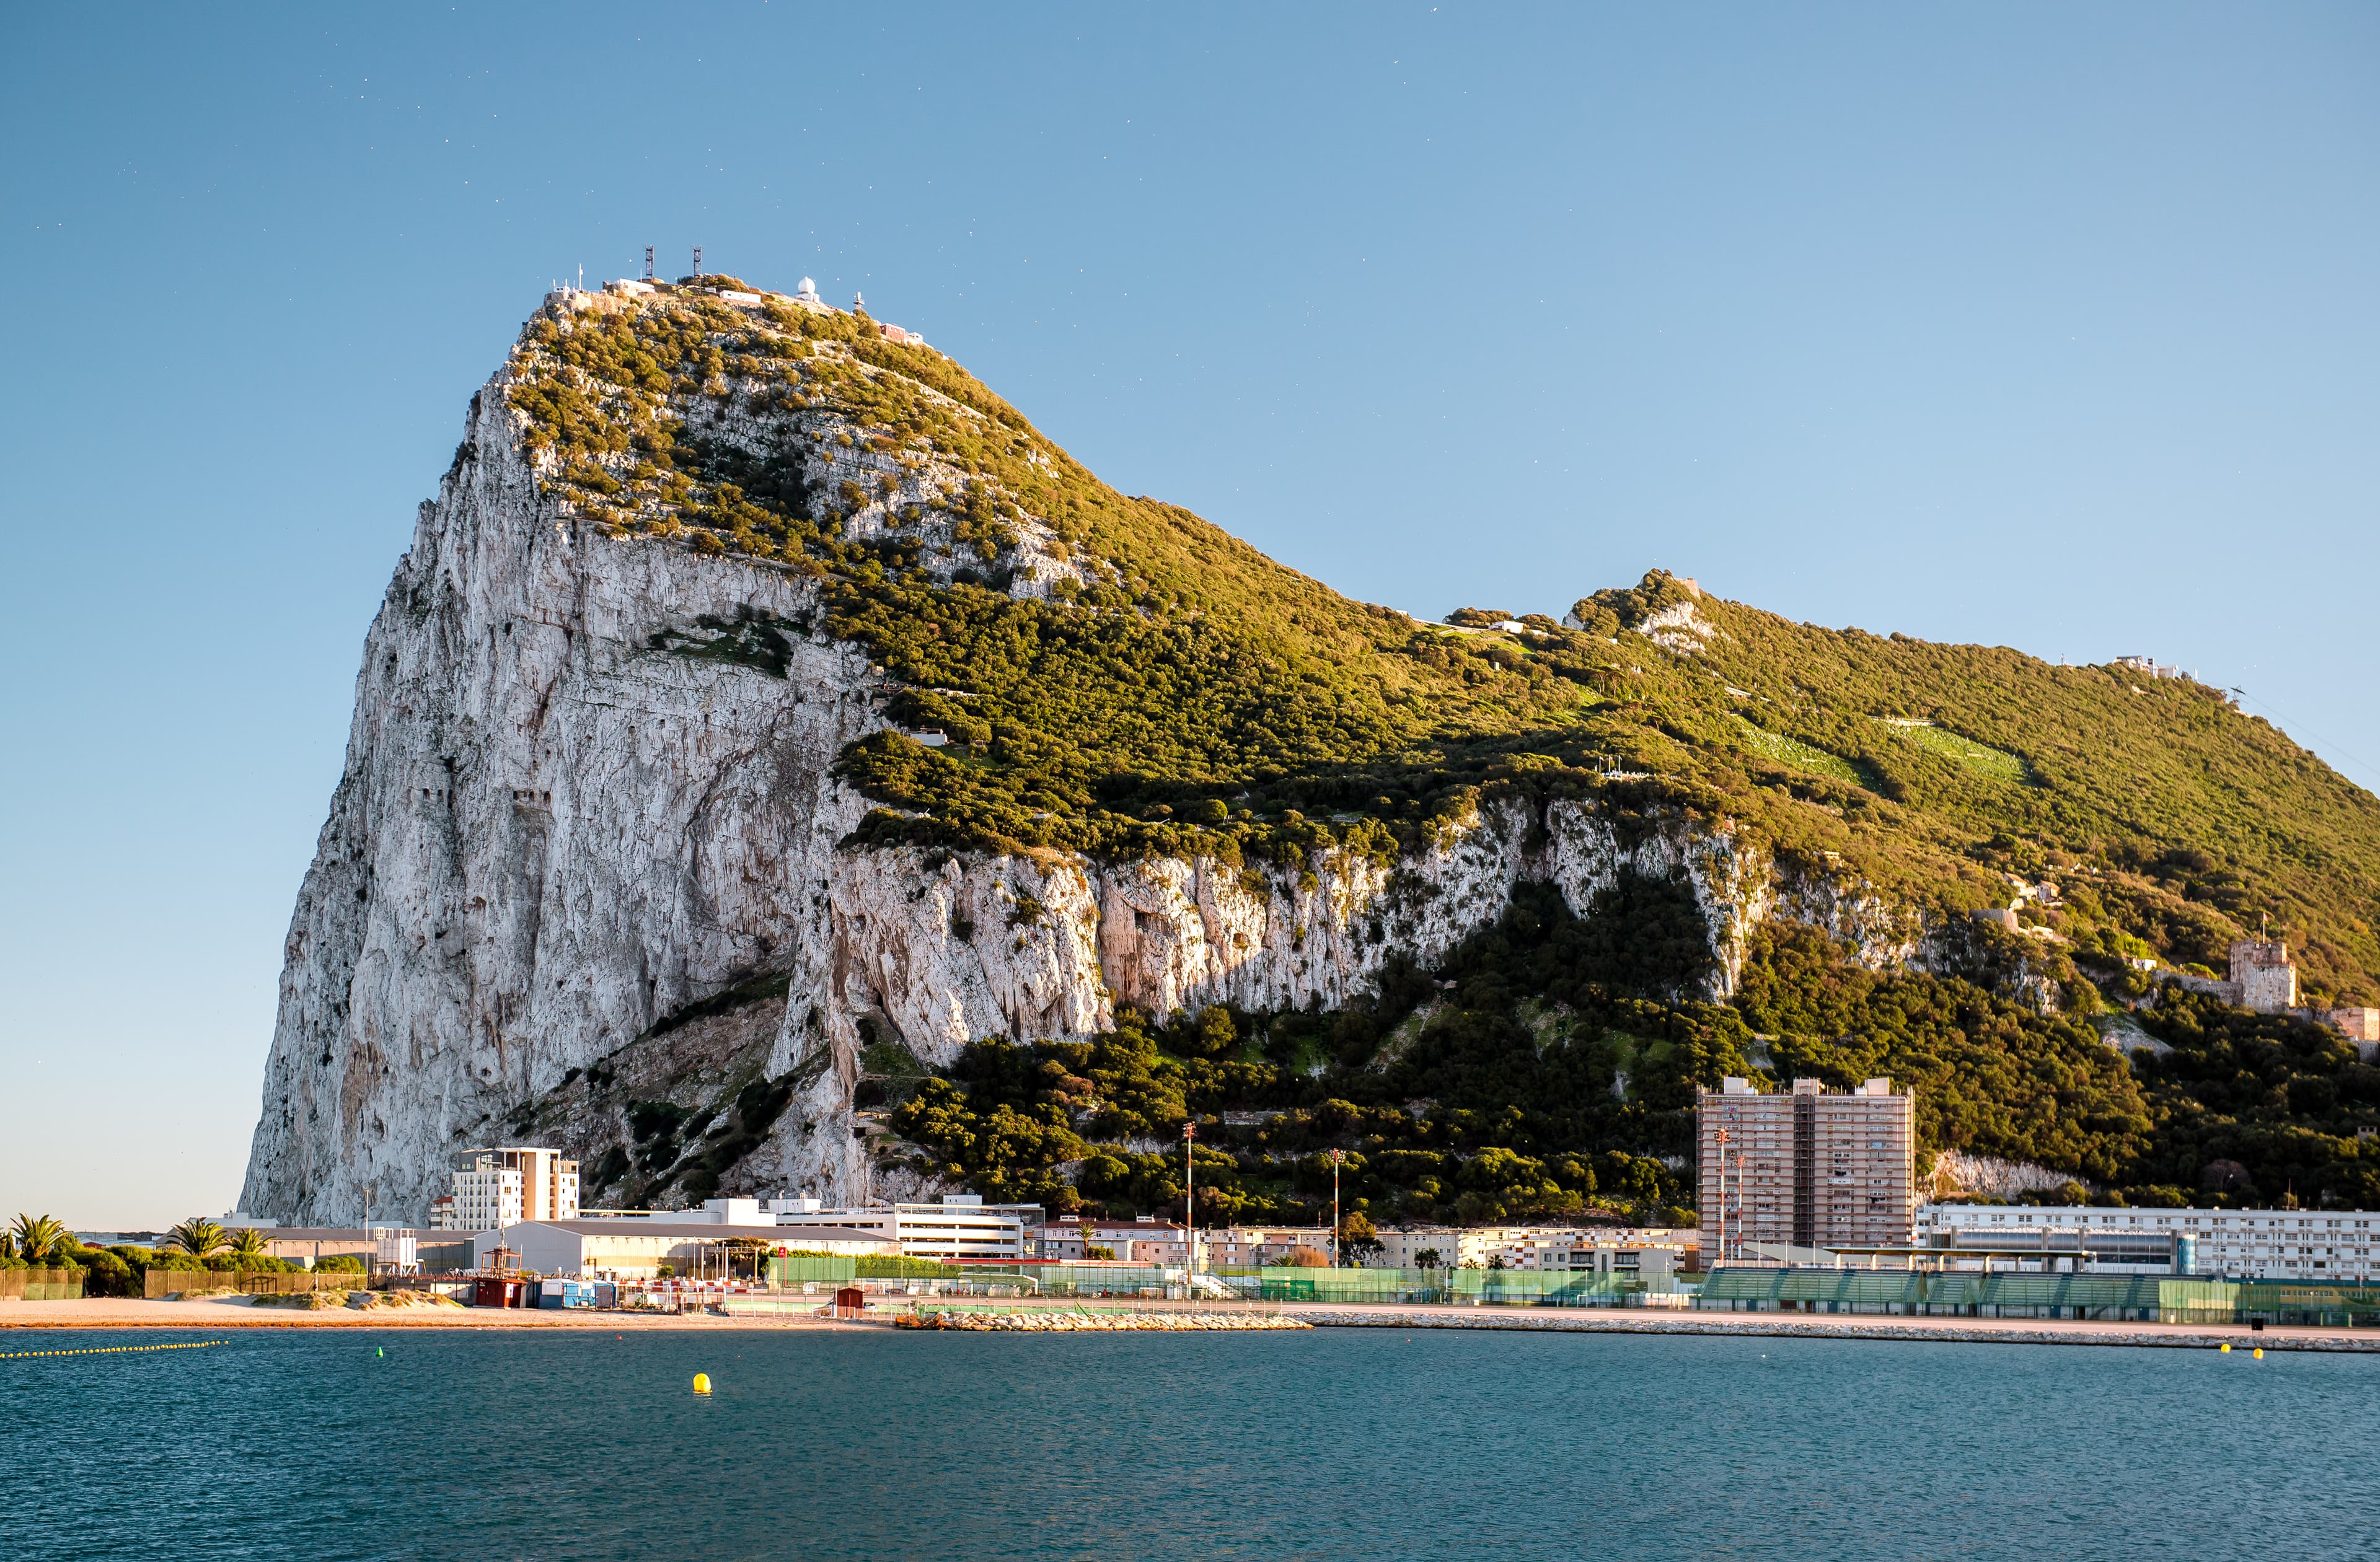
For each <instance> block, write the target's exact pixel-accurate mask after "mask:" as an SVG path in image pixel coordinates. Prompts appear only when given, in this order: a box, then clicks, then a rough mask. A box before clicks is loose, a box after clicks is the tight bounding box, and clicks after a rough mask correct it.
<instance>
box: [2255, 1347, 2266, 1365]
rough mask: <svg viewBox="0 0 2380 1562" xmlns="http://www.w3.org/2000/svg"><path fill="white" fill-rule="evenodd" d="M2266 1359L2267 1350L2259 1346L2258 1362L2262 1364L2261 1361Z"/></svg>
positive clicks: (2257, 1351) (2257, 1348)
mask: <svg viewBox="0 0 2380 1562" xmlns="http://www.w3.org/2000/svg"><path fill="white" fill-rule="evenodd" d="M2264 1359H2265V1348H2264V1347H2263V1346H2261V1345H2259V1346H2257V1347H2256V1360H2258V1361H2260V1362H2261V1361H2263V1360H2264Z"/></svg>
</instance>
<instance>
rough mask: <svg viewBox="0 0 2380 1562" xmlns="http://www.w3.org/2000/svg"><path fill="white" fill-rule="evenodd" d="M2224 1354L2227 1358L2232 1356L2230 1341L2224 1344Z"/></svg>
mask: <svg viewBox="0 0 2380 1562" xmlns="http://www.w3.org/2000/svg"><path fill="white" fill-rule="evenodd" d="M2223 1353H2224V1354H2225V1355H2226V1356H2228V1355H2229V1354H2231V1342H2230V1341H2229V1340H2228V1339H2227V1340H2225V1341H2224V1342H2223Z"/></svg>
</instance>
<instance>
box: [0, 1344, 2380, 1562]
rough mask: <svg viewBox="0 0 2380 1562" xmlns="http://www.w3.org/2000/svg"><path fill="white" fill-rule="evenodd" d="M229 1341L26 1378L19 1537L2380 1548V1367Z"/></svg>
mask: <svg viewBox="0 0 2380 1562" xmlns="http://www.w3.org/2000/svg"><path fill="white" fill-rule="evenodd" d="M171 1338H189V1337H188V1336H187V1335H167V1334H158V1335H142V1334H137V1333H134V1332H131V1331H122V1332H118V1331H108V1332H105V1333H101V1332H96V1331H75V1332H72V1333H51V1334H44V1333H36V1332H32V1331H16V1330H11V1331H8V1332H7V1333H6V1334H5V1335H0V1340H5V1346H0V1349H6V1350H11V1351H14V1350H41V1349H47V1348H57V1347H90V1346H94V1345H129V1344H138V1343H146V1342H150V1341H152V1340H161V1339H171ZM225 1338H226V1340H227V1343H225V1344H224V1345H221V1346H217V1347H213V1348H211V1349H208V1350H176V1351H160V1352H154V1353H128V1354H116V1355H96V1356H79V1357H64V1358H52V1359H47V1360H32V1361H24V1360H15V1361H5V1362H0V1429H5V1430H0V1437H5V1441H4V1442H0V1536H5V1537H6V1541H7V1543H8V1544H7V1546H6V1550H7V1552H8V1553H9V1554H11V1555H13V1556H19V1557H52V1556H56V1557H68V1556H72V1557H82V1556H91V1557H102V1556H104V1557H118V1556H170V1557H176V1558H186V1557H216V1556H224V1557H232V1556H237V1557H268V1558H278V1557H302V1558H349V1557H358V1558H359V1557H400V1556H403V1557H418V1556H433V1557H450V1556H451V1557H464V1556H468V1557H474V1558H505V1557H540V1558H558V1557H640V1558H676V1557H704V1558H733V1557H801V1558H811V1557H818V1558H839V1557H868V1558H891V1557H959V1558H973V1557H992V1558H998V1557H1061V1558H1071V1557H1084V1558H1114V1559H1131V1558H1141V1557H1211V1558H1239V1557H1245V1558H1258V1557H1264V1558H1272V1557H1325V1558H1338V1557H1427V1558H1441V1557H1464V1558H1477V1557H1498V1558H1500V1557H1532V1558H1534V1557H1663V1558H1695V1559H1700V1558H1707V1557H1796V1558H1799V1557H1810V1558H1852V1559H1859V1558H1901V1557H2058V1558H2093V1557H2125V1558H2139V1557H2143V1556H2175V1557H2197V1556H2226V1557H2232V1556H2250V1557H2274V1556H2290V1557H2299V1556H2303V1557H2348V1556H2374V1555H2375V1554H2380V1447H2375V1439H2374V1432H2375V1430H2380V1411H2375V1406H2380V1357H2372V1356H2346V1355H2324V1354H2316V1353H2313V1352H2302V1353H2300V1352H2290V1351H2286V1350H2276V1351H2272V1352H2269V1353H2268V1354H2267V1355H2266V1356H2265V1358H2264V1360H2262V1361H2256V1360H2254V1359H2253V1358H2252V1357H2251V1356H2250V1355H2249V1354H2248V1353H2247V1351H2246V1350H2244V1349H2242V1350H2235V1351H2233V1352H2232V1353H2231V1354H2229V1355H2220V1354H2217V1353H2216V1352H2215V1351H2213V1350H2140V1349H2106V1348H2089V1349H2085V1348H2077V1347H2057V1346H2007V1345H1954V1344H1913V1343H1907V1342H1891V1341H1859V1340H1834V1339H1759V1338H1743V1337H1726V1338H1686V1337H1677V1336H1615V1335H1577V1334H1514V1333H1497V1334H1482V1333H1469V1332H1451V1331H1427V1330H1415V1331H1412V1332H1410V1333H1407V1332H1403V1331H1397V1330H1378V1329H1320V1330H1315V1331H1312V1332H1295V1333H1286V1334H1228V1335H1223V1334H1219V1335H1204V1334H1188V1335H1179V1334H1176V1335H1168V1334H1148V1335H1112V1336H1111V1335H984V1334H955V1333H953V1334H943V1333H919V1334H909V1333H899V1334H895V1333H890V1332H876V1331H848V1332H831V1331H825V1330H803V1329H777V1330H764V1329H731V1328H727V1327H712V1328H702V1329H697V1330H686V1331H667V1332H664V1331H658V1330H646V1329H638V1330H636V1331H633V1332H630V1331H623V1332H621V1333H619V1334H614V1333H613V1331H610V1330H597V1329H585V1330H581V1329H556V1330H544V1329H537V1330H529V1329H523V1330H511V1329H503V1330H477V1329H474V1330H468V1331H467V1330H451V1331H450V1330H436V1329H384V1330H383V1329H361V1328H337V1329H322V1330H295V1329H289V1330H285V1329H272V1330H254V1331H242V1330H234V1331H228V1332H227V1334H226V1335H225ZM698 1372H699V1373H707V1374H710V1381H711V1383H712V1385H713V1390H712V1392H711V1393H710V1395H709V1396H708V1397H707V1398H703V1397H697V1396H696V1395H694V1394H693V1393H692V1392H691V1389H690V1384H691V1380H692V1379H693V1377H694V1374H696V1373H698Z"/></svg>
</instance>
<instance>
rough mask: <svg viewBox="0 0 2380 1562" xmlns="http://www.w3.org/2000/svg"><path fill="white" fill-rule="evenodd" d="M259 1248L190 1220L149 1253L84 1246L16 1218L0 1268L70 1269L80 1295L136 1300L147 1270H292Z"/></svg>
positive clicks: (244, 1231) (2, 1240) (32, 1220)
mask: <svg viewBox="0 0 2380 1562" xmlns="http://www.w3.org/2000/svg"><path fill="white" fill-rule="evenodd" d="M264 1245H265V1244H264V1238H263V1236H262V1235H261V1233H260V1232H258V1231H257V1230H256V1229H254V1228H251V1227H242V1228H240V1229H237V1230H233V1231H227V1230H225V1229H224V1228H223V1227H222V1226H220V1225H218V1224H216V1223H215V1222H214V1221H212V1220H209V1219H206V1218H204V1217H199V1216H193V1217H190V1218H189V1219H188V1220H185V1221H183V1222H181V1223H180V1224H178V1225H176V1226H175V1227H174V1228H173V1229H171V1230H169V1231H167V1232H166V1233H165V1238H164V1241H162V1242H160V1243H159V1244H158V1245H157V1246H155V1247H153V1248H152V1247H144V1246H141V1245H140V1244H138V1243H132V1242H125V1243H118V1244H116V1245H115V1246H112V1247H88V1246H85V1245H84V1244H83V1242H82V1241H81V1240H80V1239H79V1238H78V1237H77V1236H76V1235H75V1234H74V1232H72V1231H71V1230H69V1229H67V1227H66V1226H65V1225H64V1223H62V1222H61V1221H59V1220H58V1219H57V1218H56V1217H55V1216H50V1215H25V1214H19V1215H18V1217H17V1218H16V1219H15V1220H14V1221H13V1222H11V1223H10V1224H9V1226H8V1227H7V1229H6V1230H0V1269H71V1270H74V1271H77V1272H79V1274H80V1275H81V1276H82V1282H83V1291H84V1294H85V1295H89V1296H138V1295H140V1292H141V1290H142V1288H143V1284H144V1279H145V1277H146V1276H147V1275H148V1272H149V1271H150V1270H152V1269H182V1270H188V1269H207V1270H216V1271H225V1272H239V1271H263V1272H273V1273H278V1272H284V1271H286V1270H288V1269H290V1268H293V1267H295V1265H291V1264H289V1263H287V1262H285V1260H282V1259H278V1258H274V1257H273V1256H272V1255H271V1254H270V1253H266V1252H265V1251H264ZM332 1262H336V1261H332ZM357 1266H358V1267H360V1266H361V1265H360V1264H359V1263H358V1265H357Z"/></svg>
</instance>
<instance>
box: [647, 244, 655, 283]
mask: <svg viewBox="0 0 2380 1562" xmlns="http://www.w3.org/2000/svg"><path fill="white" fill-rule="evenodd" d="M645 280H646V281H647V282H650V281H652V280H653V247H652V246H651V245H650V244H648V245H646V246H645Z"/></svg>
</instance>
